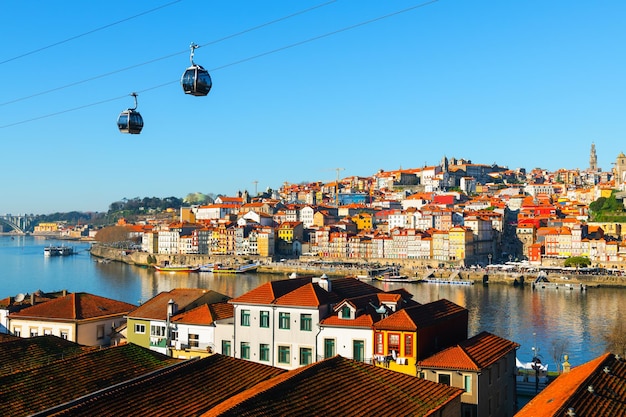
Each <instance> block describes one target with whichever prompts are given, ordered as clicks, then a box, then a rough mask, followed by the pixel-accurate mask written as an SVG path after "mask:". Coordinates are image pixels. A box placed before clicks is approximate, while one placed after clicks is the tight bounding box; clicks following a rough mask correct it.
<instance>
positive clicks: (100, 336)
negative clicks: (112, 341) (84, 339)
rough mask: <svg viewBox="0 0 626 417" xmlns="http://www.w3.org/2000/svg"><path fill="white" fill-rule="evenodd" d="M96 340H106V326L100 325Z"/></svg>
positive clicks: (97, 329)
mask: <svg viewBox="0 0 626 417" xmlns="http://www.w3.org/2000/svg"><path fill="white" fill-rule="evenodd" d="M96 339H104V324H100V325H98V327H96Z"/></svg>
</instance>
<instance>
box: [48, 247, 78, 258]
mask: <svg viewBox="0 0 626 417" xmlns="http://www.w3.org/2000/svg"><path fill="white" fill-rule="evenodd" d="M43 254H44V256H68V255H73V254H74V248H73V247H71V246H52V245H50V246H46V247H45V248H44V249H43Z"/></svg>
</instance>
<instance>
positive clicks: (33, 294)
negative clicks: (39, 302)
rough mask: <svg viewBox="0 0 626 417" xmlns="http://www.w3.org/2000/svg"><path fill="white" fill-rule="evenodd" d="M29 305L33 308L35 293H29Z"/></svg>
mask: <svg viewBox="0 0 626 417" xmlns="http://www.w3.org/2000/svg"><path fill="white" fill-rule="evenodd" d="M30 305H31V306H34V305H35V293H34V292H33V293H31V294H30Z"/></svg>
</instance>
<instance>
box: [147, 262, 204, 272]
mask: <svg viewBox="0 0 626 417" xmlns="http://www.w3.org/2000/svg"><path fill="white" fill-rule="evenodd" d="M153 266H154V269H156V270H157V271H159V272H197V271H199V270H200V267H199V266H192V265H174V264H167V265H153Z"/></svg>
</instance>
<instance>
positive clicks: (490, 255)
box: [487, 254, 493, 265]
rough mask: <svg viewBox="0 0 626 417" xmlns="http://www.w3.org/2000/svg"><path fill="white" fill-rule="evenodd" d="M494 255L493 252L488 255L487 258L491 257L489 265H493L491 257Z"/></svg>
mask: <svg viewBox="0 0 626 417" xmlns="http://www.w3.org/2000/svg"><path fill="white" fill-rule="evenodd" d="M492 256H493V255H492V254H489V255H487V258H489V265H491V257H492Z"/></svg>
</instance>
